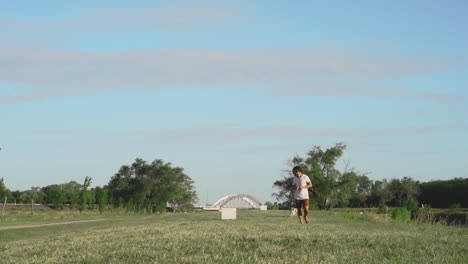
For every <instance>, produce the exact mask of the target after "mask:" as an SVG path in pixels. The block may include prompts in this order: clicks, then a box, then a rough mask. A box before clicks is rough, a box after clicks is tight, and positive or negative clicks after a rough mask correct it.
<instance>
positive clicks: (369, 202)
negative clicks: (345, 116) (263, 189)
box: [273, 143, 468, 209]
mask: <svg viewBox="0 0 468 264" xmlns="http://www.w3.org/2000/svg"><path fill="white" fill-rule="evenodd" d="M345 149H346V145H345V144H342V143H338V144H336V145H335V146H333V147H331V148H329V149H326V150H322V148H321V147H319V146H315V147H313V148H312V150H310V151H309V152H308V153H307V156H306V157H300V156H296V157H294V158H293V159H292V160H291V162H290V165H291V168H292V167H294V166H300V167H301V168H302V170H303V172H304V173H305V174H306V175H308V176H309V177H310V179H311V181H312V182H313V184H314V187H313V188H311V189H309V192H310V197H311V206H313V207H315V208H321V209H324V208H335V207H338V208H340V207H379V206H382V205H387V206H393V207H400V206H406V205H408V204H409V203H412V204H417V205H419V206H421V205H422V204H425V205H429V206H432V207H437V208H448V207H450V206H453V205H454V204H458V205H459V206H461V207H468V178H455V179H452V180H438V181H430V182H419V181H416V180H414V179H412V178H410V177H403V178H402V179H396V178H395V179H390V180H387V179H383V180H375V181H373V180H371V179H369V178H368V177H367V175H366V174H364V173H358V172H355V171H354V170H348V169H347V168H346V169H345V170H344V171H339V170H338V169H336V162H337V161H338V160H339V158H340V157H341V156H342V154H343V152H344V150H345ZM292 178H293V175H292V173H291V172H289V171H288V173H287V174H286V175H285V176H284V177H283V178H282V179H280V180H277V181H275V182H274V184H273V186H274V187H275V188H277V189H278V192H276V193H274V194H273V196H274V197H276V199H277V200H278V201H280V204H277V205H278V206H279V207H282V208H289V207H291V206H292V205H293V201H294V191H293V183H292V182H293V181H292Z"/></svg>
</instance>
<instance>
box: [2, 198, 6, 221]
mask: <svg viewBox="0 0 468 264" xmlns="http://www.w3.org/2000/svg"><path fill="white" fill-rule="evenodd" d="M6 202H7V197H6V196H5V199H4V200H3V206H2V217H3V211H4V210H5V206H6Z"/></svg>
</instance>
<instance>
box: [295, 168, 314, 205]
mask: <svg viewBox="0 0 468 264" xmlns="http://www.w3.org/2000/svg"><path fill="white" fill-rule="evenodd" d="M308 182H310V179H309V176H307V175H305V174H302V176H301V177H297V176H293V184H294V185H295V186H296V187H299V186H306V185H307V183H308ZM294 199H296V200H305V199H309V191H308V190H307V189H302V190H296V191H294Z"/></svg>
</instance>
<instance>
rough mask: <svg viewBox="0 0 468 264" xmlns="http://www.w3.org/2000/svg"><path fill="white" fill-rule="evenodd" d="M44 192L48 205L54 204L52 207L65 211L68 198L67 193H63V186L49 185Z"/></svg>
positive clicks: (43, 189)
mask: <svg viewBox="0 0 468 264" xmlns="http://www.w3.org/2000/svg"><path fill="white" fill-rule="evenodd" d="M42 191H43V192H44V193H45V195H46V198H45V202H46V203H47V204H52V206H53V207H54V208H57V209H63V204H64V203H65V199H66V197H65V193H64V192H63V191H62V186H61V185H57V184H53V185H49V186H46V187H44V188H42Z"/></svg>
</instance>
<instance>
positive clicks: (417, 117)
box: [0, 0, 468, 204]
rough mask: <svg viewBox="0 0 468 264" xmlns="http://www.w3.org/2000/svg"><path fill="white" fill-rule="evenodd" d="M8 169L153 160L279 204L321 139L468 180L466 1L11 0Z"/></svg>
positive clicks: (57, 178)
mask: <svg viewBox="0 0 468 264" xmlns="http://www.w3.org/2000/svg"><path fill="white" fill-rule="evenodd" d="M0 2H1V6H2V8H0V40H1V41H0V147H1V151H0V178H4V181H5V183H6V185H7V187H8V188H9V189H12V190H26V189H29V188H30V187H32V186H47V185H50V184H58V183H65V182H69V181H72V180H74V181H78V182H83V180H84V178H85V177H86V176H90V177H91V178H92V180H93V186H98V185H99V186H102V185H105V184H107V183H108V182H109V180H110V178H111V177H112V176H113V175H114V174H115V173H116V172H117V171H118V169H119V168H120V166H122V165H128V164H131V163H132V162H133V161H134V160H135V159H136V158H142V159H144V160H146V161H148V162H151V161H153V160H155V159H162V160H164V161H166V162H171V163H172V164H173V166H177V167H182V168H184V170H185V172H186V173H187V174H188V175H189V176H190V177H191V178H192V179H193V180H194V181H195V186H196V189H197V192H198V196H199V204H205V203H207V202H208V203H213V202H215V201H216V200H217V199H218V198H221V197H222V196H224V195H227V194H232V193H239V194H250V195H253V196H254V197H256V198H258V199H259V200H260V201H262V202H266V201H271V202H274V201H276V200H275V198H274V197H273V196H272V193H274V192H275V191H277V190H276V189H275V188H274V187H273V183H274V181H276V180H278V179H281V178H283V177H284V176H285V175H287V172H288V171H290V169H291V168H290V166H289V161H290V160H291V159H292V158H293V157H294V156H296V155H299V156H303V157H304V156H306V154H307V152H308V151H309V150H311V149H312V148H313V147H314V146H320V147H322V148H323V149H326V148H329V147H331V146H334V145H335V144H336V143H338V142H343V143H345V144H346V145H347V149H346V151H345V153H344V154H343V156H342V158H341V159H340V160H339V161H338V163H337V168H339V169H341V170H343V169H344V168H346V167H347V168H348V169H353V170H355V171H356V172H358V173H366V174H367V175H368V177H369V178H370V179H372V180H381V179H384V178H386V179H392V178H402V177H411V178H413V179H416V180H418V181H430V180H437V179H452V178H455V177H464V178H466V177H468V163H467V162H466V160H467V157H468V155H467V154H466V149H468V118H467V116H468V104H467V97H468V16H466V11H467V10H468V3H467V2H466V1H463V0H460V1H456V0H453V1H448V2H447V1H445V2H444V1H427V0H421V1H417V0H411V1H371V0H369V1H359V0H357V1H345V0H343V1H310V0H304V1H299V0H297V1H281V0H276V1H271V0H259V1H246V0H236V1H234V0H227V1H204V0H201V1H188V0H187V1H177V0H176V1H174V0H173V1H143V0H139V1H137V0H135V1H120V0H112V1H106V0H101V1H89V0H83V1H59V0H57V1H54V0H43V1H34V0H30V1H25V0H18V1H4V0H0Z"/></svg>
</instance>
